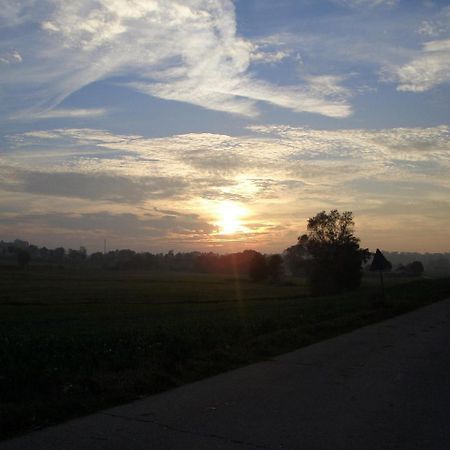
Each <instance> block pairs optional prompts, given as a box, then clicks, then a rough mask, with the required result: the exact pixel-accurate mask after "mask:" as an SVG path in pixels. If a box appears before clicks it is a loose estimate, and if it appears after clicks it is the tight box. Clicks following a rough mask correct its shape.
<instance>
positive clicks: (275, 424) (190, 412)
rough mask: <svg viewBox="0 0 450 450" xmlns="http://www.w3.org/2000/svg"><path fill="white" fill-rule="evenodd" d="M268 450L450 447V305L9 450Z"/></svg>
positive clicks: (54, 430) (8, 445)
mask: <svg viewBox="0 0 450 450" xmlns="http://www.w3.org/2000/svg"><path fill="white" fill-rule="evenodd" d="M258 448H259V449H296V450H297V449H308V450H312V449H321V450H322V449H323V450H325V449H332V450H337V449H345V450H351V449H358V450H361V449H364V450H370V449H374V450H375V449H376V450H388V449H402V450H403V449H420V450H431V449H446V450H447V449H450V300H446V301H443V302H439V303H435V304H433V305H431V306H428V307H426V308H422V309H420V310H417V311H415V312H412V313H409V314H407V315H404V316H400V317H397V318H394V319H392V320H389V321H386V322H382V323H379V324H376V325H371V326H368V327H365V328H362V329H360V330H357V331H354V332H352V333H349V334H346V335H342V336H339V337H337V338H334V339H330V340H327V341H324V342H321V343H318V344H315V345H311V346H309V347H305V348H303V349H300V350H297V351H295V352H292V353H289V354H286V355H282V356H280V357H277V358H275V359H273V360H270V361H267V362H262V363H259V364H254V365H251V366H248V367H244V368H242V369H238V370H234V371H231V372H228V373H225V374H222V375H219V376H216V377H213V378H209V379H207V380H203V381H200V382H197V383H193V384H190V385H186V386H183V387H181V388H178V389H174V390H172V391H169V392H166V393H163V394H159V395H155V396H152V397H149V398H147V399H144V400H140V401H137V402H134V403H131V404H127V405H123V406H119V407H116V408H113V409H109V410H105V411H102V412H99V413H97V414H94V415H91V416H87V417H84V418H81V419H77V420H73V421H71V422H68V423H65V424H62V425H58V426H55V427H51V428H47V429H45V430H42V431H38V432H34V433H31V434H29V435H26V436H22V437H19V438H16V439H13V440H10V441H5V442H3V443H0V450H7V449H8V450H12V449H21V450H22V449H33V450H40V449H45V450H53V449H55V450H56V449H58V450H62V449H77V450H78V449H80V450H81V449H83V450H90V449H164V450H171V449H176V450H180V449H195V450H202V449H258Z"/></svg>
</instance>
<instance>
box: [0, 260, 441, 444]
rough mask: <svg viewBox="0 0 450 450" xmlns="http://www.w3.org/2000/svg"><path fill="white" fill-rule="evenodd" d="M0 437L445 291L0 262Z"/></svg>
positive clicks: (421, 285) (431, 286) (412, 285)
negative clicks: (313, 292) (317, 291)
mask: <svg viewBox="0 0 450 450" xmlns="http://www.w3.org/2000/svg"><path fill="white" fill-rule="evenodd" d="M0 270H1V272H0V286H1V291H0V436H1V437H3V438H4V437H7V436H11V435H13V434H15V433H19V432H23V431H25V430H29V429H32V428H36V427H39V426H43V425H47V424H50V423H54V422H57V421H62V420H64V419H67V418H70V417H73V416H76V415H80V414H84V413H87V412H91V411H94V410H96V409H100V408H103V407H106V406H110V405H113V404H117V403H120V402H125V401H128V400H131V399H134V398H138V397H139V396H143V395H147V394H151V393H155V392H159V391H162V390H164V389H168V388H170V387H173V386H177V385H180V384H183V383H186V382H190V381H193V380H196V379H199V378H202V377H205V376H208V375H211V374H215V373H218V372H221V371H225V370H228V369H231V368H233V367H237V366H240V365H245V364H247V363H250V362H254V361H257V360H262V359H264V358H269V357H270V356H272V355H275V354H278V353H282V352H285V351H288V350H293V349H295V348H298V347H300V346H303V345H307V344H310V343H312V342H316V341H318V340H321V339H324V338H327V337H331V336H335V335H337V334H340V333H342V332H345V331H349V330H351V329H354V328H357V327H360V326H363V325H366V324H368V323H371V322H375V321H379V320H382V319H385V318H388V317H391V316H393V315H395V314H399V313H402V312H406V311H408V310H411V309H414V308H416V307H419V306H422V305H426V304H429V303H431V302H433V301H436V300H438V299H442V298H446V297H450V279H438V280H431V279H429V280H425V279H423V280H413V281H406V282H405V280H403V281H401V282H399V281H398V280H387V300H386V301H385V302H384V303H383V302H381V301H380V299H379V296H378V295H377V293H378V284H377V280H376V279H375V280H374V279H368V280H365V282H364V285H363V287H362V288H361V289H360V290H359V291H358V292H355V293H352V294H348V295H345V296H335V297H324V298H308V297H307V289H306V287H305V286H304V284H303V282H302V281H301V280H298V279H294V280H290V283H285V284H284V285H273V284H269V283H267V284H266V283H260V284H258V283H251V282H249V281H247V280H245V279H240V280H239V279H234V278H233V277H230V276H212V275H185V274H174V273H171V274H151V273H143V272H131V273H127V272H106V271H76V270H68V269H66V270H58V269H44V268H33V267H31V268H29V269H28V270H26V271H19V270H16V269H8V268H5V267H1V268H0Z"/></svg>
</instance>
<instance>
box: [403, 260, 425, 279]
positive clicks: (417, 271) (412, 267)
mask: <svg viewBox="0 0 450 450" xmlns="http://www.w3.org/2000/svg"><path fill="white" fill-rule="evenodd" d="M406 270H407V271H408V272H409V273H410V274H411V275H412V276H413V277H420V276H421V275H422V273H423V271H424V268H423V264H422V263H421V262H420V261H413V262H412V263H409V264H407V266H406Z"/></svg>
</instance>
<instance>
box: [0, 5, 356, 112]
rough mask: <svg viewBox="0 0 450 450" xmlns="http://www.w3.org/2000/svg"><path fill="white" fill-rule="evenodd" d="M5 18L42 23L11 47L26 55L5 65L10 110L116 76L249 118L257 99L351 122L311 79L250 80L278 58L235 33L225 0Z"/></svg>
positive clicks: (47, 106)
mask: <svg viewBox="0 0 450 450" xmlns="http://www.w3.org/2000/svg"><path fill="white" fill-rule="evenodd" d="M3 20H4V24H10V25H13V24H18V23H20V24H22V23H24V22H25V23H26V22H27V21H32V22H34V23H38V24H39V25H40V28H37V27H36V26H33V27H31V26H30V27H29V28H28V30H27V33H26V34H25V35H24V36H23V37H18V38H16V39H14V40H13V41H12V42H8V45H9V46H11V45H13V44H14V45H15V46H16V47H17V49H18V51H20V52H21V54H22V53H23V64H21V68H20V71H18V70H14V68H13V67H10V68H9V70H8V71H7V73H5V74H4V75H3V77H2V78H3V82H4V84H5V86H6V87H7V88H8V89H7V94H6V103H7V104H8V110H11V109H14V108H15V109H16V110H18V111H25V114H29V115H33V114H37V113H40V114H42V113H43V112H45V111H49V110H51V109H52V108H54V107H55V106H57V105H58V104H59V103H60V102H61V101H62V100H63V99H65V98H66V97H67V96H68V95H70V94H71V93H73V92H75V91H77V90H78V89H80V88H82V87H83V86H86V85H88V84H89V83H92V82H94V81H97V80H101V79H105V78H108V77H111V76H116V75H120V76H122V77H125V78H128V80H127V81H124V82H123V84H125V85H127V86H129V87H130V88H133V89H137V90H139V91H140V92H143V93H146V94H149V95H152V96H155V97H160V98H163V99H169V100H177V101H182V102H188V103H191V104H195V105H199V106H202V107H204V108H207V109H214V110H219V111H225V112H230V113H235V114H241V115H245V116H255V115H257V114H258V106H257V103H258V102H260V101H261V102H268V103H271V104H274V105H277V106H279V107H282V108H288V109H292V110H294V111H306V112H310V113H317V114H322V115H326V116H331V117H346V116H348V115H349V114H351V107H350V105H349V104H348V101H347V95H346V94H345V95H344V94H343V93H342V94H341V95H340V97H339V98H336V97H329V96H328V95H327V93H325V92H320V91H318V90H315V89H314V86H312V87H311V86H310V82H309V80H307V79H303V80H300V81H299V83H298V85H296V86H277V85H274V84H273V83H269V82H268V81H264V80H262V79H259V78H258V77H256V76H255V75H254V74H252V72H251V70H250V69H251V67H250V66H251V63H252V60H253V61H255V58H256V59H258V60H259V61H260V62H261V61H264V62H267V63H269V62H273V61H275V60H277V59H278V60H279V59H281V58H283V57H284V54H283V53H282V52H278V53H276V54H271V55H270V54H268V53H266V54H265V55H263V53H261V52H259V53H258V52H256V53H255V51H254V50H255V46H254V44H252V43H251V42H250V41H249V40H246V39H244V38H242V37H240V36H239V35H238V34H237V30H236V17H235V10H234V6H233V3H232V1H231V0H215V1H212V2H211V1H207V0H187V1H183V2H181V1H171V2H165V1H163V0H134V1H133V2H131V3H130V2H129V1H126V0H116V1H114V2H111V1H107V0H99V1H95V2H94V1H93V0H82V1H79V2H75V3H74V2H71V3H67V2H65V1H61V0H43V1H42V2H39V3H38V2H32V1H30V2H29V3H28V4H27V7H26V8H25V7H24V8H18V7H15V6H14V5H13V3H10V2H8V8H7V9H6V10H5V11H3ZM30 44H31V45H30ZM5 45H6V44H5ZM258 54H259V57H258V56H255V55H258ZM21 91H22V92H23V94H24V95H23V96H21V97H20V95H18V94H19V93H20V92H21ZM18 96H19V97H20V99H17V98H18ZM19 100H20V101H19ZM16 113H17V111H16Z"/></svg>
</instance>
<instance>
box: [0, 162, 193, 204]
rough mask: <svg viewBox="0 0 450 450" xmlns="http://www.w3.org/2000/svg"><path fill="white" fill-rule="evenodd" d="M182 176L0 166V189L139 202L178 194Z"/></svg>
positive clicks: (94, 199)
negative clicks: (127, 175)
mask: <svg viewBox="0 0 450 450" xmlns="http://www.w3.org/2000/svg"><path fill="white" fill-rule="evenodd" d="M185 186H186V183H185V182H184V181H183V179H182V178H169V177H157V176H156V177H149V176H147V177H139V178H136V177H125V176H118V175H113V174H107V173H97V174H86V173H77V172H48V171H47V172H37V171H30V170H18V169H14V168H11V167H0V188H2V189H4V190H10V191H16V192H27V193H30V194H34V195H47V196H58V197H78V198H83V199H88V200H93V201H109V202H119V203H133V204H134V203H139V202H142V201H144V200H149V199H163V198H171V199H174V198H176V197H179V196H181V194H182V193H183V189H184V188H185Z"/></svg>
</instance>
